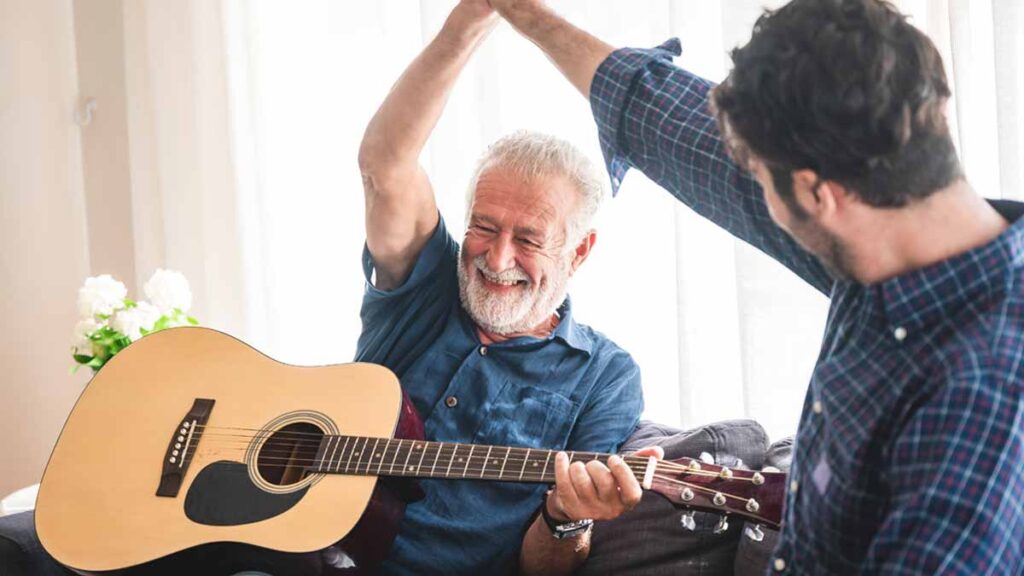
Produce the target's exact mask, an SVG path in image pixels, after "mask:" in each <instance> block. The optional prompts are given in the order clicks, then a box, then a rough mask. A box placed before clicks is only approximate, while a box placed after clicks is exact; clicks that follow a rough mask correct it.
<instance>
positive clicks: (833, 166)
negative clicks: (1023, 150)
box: [712, 0, 962, 207]
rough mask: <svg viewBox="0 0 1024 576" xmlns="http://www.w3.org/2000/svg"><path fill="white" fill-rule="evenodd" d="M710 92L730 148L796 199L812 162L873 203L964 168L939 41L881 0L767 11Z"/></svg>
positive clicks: (796, 1)
mask: <svg viewBox="0 0 1024 576" xmlns="http://www.w3.org/2000/svg"><path fill="white" fill-rule="evenodd" d="M732 60H733V64H734V68H733V70H732V72H731V73H730V74H729V77H728V78H726V80H725V82H723V83H722V84H721V85H720V86H718V87H717V88H716V89H715V91H714V93H713V96H712V102H713V107H714V108H715V112H716V115H717V117H718V122H719V125H720V128H721V130H722V133H723V135H724V137H725V140H726V143H727V145H728V146H729V148H730V151H731V153H732V154H733V156H734V158H735V159H736V160H737V161H738V162H739V163H740V164H744V163H745V162H746V159H748V158H749V156H750V154H753V155H754V156H756V157H757V158H758V159H759V160H761V161H762V162H764V163H765V164H766V166H767V167H768V169H769V170H770V171H771V174H772V179H773V181H774V183H775V185H776V188H777V189H778V192H779V194H780V196H781V197H782V198H783V200H785V201H786V202H787V204H788V205H790V206H791V207H793V206H794V205H795V201H794V198H793V191H792V177H791V173H792V172H793V171H794V170H801V169H810V170H813V171H814V172H815V173H817V175H818V177H819V178H820V179H821V180H831V181H834V182H838V183H839V184H842V185H843V186H845V187H847V188H848V189H850V190H852V191H853V192H854V193H855V194H856V195H857V196H859V197H860V198H861V199H862V200H863V201H864V202H866V203H867V204H870V205H872V206H876V207H899V206H904V205H906V204H907V203H908V202H911V201H913V200H915V199H919V198H924V197H926V196H928V195H929V194H931V193H932V192H935V191H936V190H939V189H941V188H944V187H946V186H948V185H949V184H950V183H952V182H953V181H954V180H956V179H959V178H961V177H962V171H961V168H960V162H959V160H958V159H957V155H956V149H955V148H954V146H953V141H952V138H951V137H950V134H949V128H948V126H947V124H946V116H945V113H944V108H945V104H946V102H947V101H948V100H949V97H950V90H949V85H948V84H947V82H946V75H945V71H944V70H943V66H942V57H941V56H939V53H938V51H937V50H936V49H935V46H934V45H933V44H932V42H931V41H930V40H929V39H928V38H927V37H926V36H925V35H924V34H923V33H921V32H920V31H919V30H917V29H916V28H914V27H913V26H912V25H910V24H909V23H908V22H907V20H906V18H905V17H904V16H903V15H902V14H900V13H899V12H898V11H897V10H896V9H895V8H894V7H893V6H892V5H891V4H890V3H888V2H886V1H881V0H793V1H792V2H790V3H789V4H787V5H786V6H784V7H782V8H780V9H779V10H776V11H766V12H765V13H764V14H763V15H762V16H761V17H760V18H759V19H758V21H757V24H755V26H754V33H753V36H752V37H751V40H750V42H749V43H748V44H747V45H745V46H743V47H741V48H737V49H735V50H733V51H732Z"/></svg>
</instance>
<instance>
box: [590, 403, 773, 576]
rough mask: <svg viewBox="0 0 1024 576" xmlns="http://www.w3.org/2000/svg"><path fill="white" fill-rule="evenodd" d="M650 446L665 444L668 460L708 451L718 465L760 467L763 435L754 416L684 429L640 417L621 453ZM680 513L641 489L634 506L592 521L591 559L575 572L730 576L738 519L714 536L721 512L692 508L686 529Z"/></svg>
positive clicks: (765, 439) (765, 440)
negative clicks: (691, 527) (693, 526)
mask: <svg viewBox="0 0 1024 576" xmlns="http://www.w3.org/2000/svg"><path fill="white" fill-rule="evenodd" d="M652 445H655V446H661V447H662V448H664V450H665V458H667V459H670V460H672V459H676V458H681V457H684V456H689V457H694V458H695V457H698V456H699V455H700V453H701V452H707V453H708V454H710V455H711V456H712V457H713V458H714V459H715V462H717V463H722V464H725V465H727V466H736V465H737V464H738V463H739V461H742V463H743V465H745V466H746V467H750V468H760V467H761V466H762V464H763V462H764V459H765V454H766V453H767V450H768V436H767V434H765V431H764V429H763V428H762V427H761V425H760V424H758V423H757V422H754V421H753V420H730V421H726V422H718V423H715V424H709V425H707V426H701V427H700V428H695V429H693V430H688V431H682V430H679V429H677V428H672V427H669V426H664V425H661V424H656V423H653V422H647V421H644V422H641V423H640V426H639V427H638V428H637V430H636V431H635V432H634V433H633V435H632V436H631V437H630V438H629V439H628V440H627V441H626V443H625V444H624V445H623V451H624V452H629V451H633V450H637V449H639V448H642V447H644V446H652ZM683 513H684V511H683V510H681V509H676V508H675V507H674V506H673V505H672V504H671V503H670V502H669V501H668V500H667V499H665V498H664V497H662V496H661V495H659V494H657V493H653V492H645V493H644V497H643V499H642V500H641V502H640V504H639V505H638V506H637V507H636V508H635V509H634V510H632V511H630V512H628V513H626V514H623V515H622V516H620V517H618V518H616V519H615V520H611V521H608V522H599V523H597V524H595V526H594V534H593V540H592V545H591V550H590V557H589V558H588V559H587V561H586V562H585V563H584V564H583V566H581V567H580V569H579V571H578V572H577V574H582V575H584V576H586V575H597V574H638V575H640V574H642V575H645V576H660V575H669V574H672V575H686V574H701V575H713V574H722V575H731V574H732V572H733V569H734V562H735V555H736V548H737V545H738V544H739V540H740V532H741V530H742V528H743V525H742V524H743V523H742V522H739V521H736V520H735V519H733V520H732V521H731V522H729V529H728V530H726V531H725V532H722V533H721V534H715V533H714V532H713V528H714V527H715V526H716V525H717V524H718V521H719V519H720V516H719V515H717V514H710V513H703V512H697V513H696V514H694V520H695V521H696V524H697V527H696V530H694V531H693V532H691V531H689V530H686V529H685V528H683V527H682V525H681V523H680V519H681V518H682V515H683ZM761 566H762V569H763V566H764V564H762V565H761Z"/></svg>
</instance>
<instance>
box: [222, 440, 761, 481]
mask: <svg viewBox="0 0 1024 576" xmlns="http://www.w3.org/2000/svg"><path fill="white" fill-rule="evenodd" d="M231 450H234V451H235V452H241V453H245V452H248V450H246V449H245V448H215V449H214V450H213V451H211V452H208V453H211V454H227V453H229V451H231ZM441 450H442V451H443V450H444V448H442V449H441ZM406 452H408V451H405V452H402V454H405V455H406V456H408V453H406ZM385 453H387V454H390V455H391V456H392V457H394V454H395V453H394V452H388V451H382V452H381V454H382V455H383V454H385ZM433 454H434V455H437V452H434V453H433ZM441 455H442V456H444V457H445V458H446V461H447V459H452V460H454V458H455V457H456V456H457V454H456V451H455V450H452V451H451V452H450V453H447V454H445V453H444V452H442V453H441ZM298 458H307V457H305V456H296V455H293V453H292V452H291V451H281V452H273V451H267V450H261V451H260V456H259V459H260V461H263V462H269V461H282V462H291V463H292V464H293V465H303V466H305V462H307V461H308V462H309V463H310V464H309V467H311V468H316V467H321V466H323V467H326V466H334V465H335V464H333V462H334V459H332V458H327V459H318V458H312V459H306V460H302V461H301V462H300V461H299V460H298ZM459 458H460V461H464V460H462V458H463V457H462V456H459ZM466 458H468V456H466ZM385 460H386V458H385ZM480 460H488V461H490V460H495V461H496V462H502V461H503V462H505V464H506V465H507V466H508V465H511V466H512V468H511V469H513V470H514V469H515V466H517V465H522V464H523V463H524V461H525V462H527V463H529V462H534V463H540V462H542V461H543V459H541V458H537V459H533V458H530V459H526V458H520V457H512V456H509V457H508V458H505V457H501V458H493V457H485V456H483V455H474V456H473V461H474V462H477V461H480ZM591 460H593V458H580V459H577V460H573V462H582V463H586V462H589V461H591ZM345 461H348V462H351V459H350V458H346V459H344V460H342V457H340V455H339V458H338V459H337V462H338V464H337V466H340V465H341V464H342V462H345ZM623 461H624V462H626V463H627V465H628V466H630V467H631V468H634V469H635V470H638V471H640V472H641V473H643V472H646V470H647V459H646V458H644V459H643V460H633V461H629V460H626V459H625V458H623ZM602 463H603V464H604V462H602ZM388 465H389V466H390V464H388ZM494 465H497V464H494ZM657 470H660V471H665V472H677V473H682V474H686V475H688V476H695V477H704V478H721V479H723V480H730V481H736V482H752V481H753V480H752V479H751V478H744V477H741V476H733V477H731V478H724V477H722V476H721V474H719V473H716V472H713V471H704V470H693V469H691V468H689V467H682V468H676V467H675V466H672V465H670V463H669V462H666V461H659V463H658V465H657ZM641 475H642V474H641Z"/></svg>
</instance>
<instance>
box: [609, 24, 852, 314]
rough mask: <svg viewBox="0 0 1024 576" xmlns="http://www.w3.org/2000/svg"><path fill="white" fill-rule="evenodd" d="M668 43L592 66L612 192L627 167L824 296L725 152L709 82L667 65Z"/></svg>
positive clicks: (824, 287)
mask: <svg viewBox="0 0 1024 576" xmlns="http://www.w3.org/2000/svg"><path fill="white" fill-rule="evenodd" d="M680 53H681V48H680V45H679V41H678V40H677V39H675V38H673V39H671V40H669V41H668V42H665V43H664V44H662V45H660V46H658V47H656V48H649V49H642V48H623V49H620V50H617V51H615V52H613V53H612V54H611V55H610V56H609V57H608V58H607V59H605V61H604V62H602V63H601V65H600V66H599V67H598V69H597V72H596V74H595V75H594V79H593V82H592V83H591V90H590V104H591V109H592V111H593V114H594V120H595V121H596V123H597V127H598V137H599V139H600V144H601V151H602V154H603V155H604V160H605V164H606V166H607V168H608V173H609V175H610V176H611V184H612V192H613V193H617V192H618V189H619V187H620V186H621V184H622V180H623V178H624V177H625V175H626V172H627V171H628V170H629V168H631V167H633V168H637V169H639V170H640V171H641V172H643V173H644V174H645V175H647V177H648V178H650V179H651V180H653V181H655V182H656V183H658V184H659V185H660V186H661V187H662V188H664V189H665V190H667V191H668V192H669V193H671V194H672V195H673V196H675V197H676V198H677V199H678V200H679V201H680V202H682V203H684V204H686V205H687V206H689V207H690V208H691V209H693V210H694V211H695V212H697V213H698V214H700V215H701V216H704V217H705V218H708V219H709V220H711V221H712V222H714V223H716V224H718V225H719V226H721V227H722V228H724V229H725V230H727V231H728V232H729V233H731V234H733V235H734V236H736V237H738V238H740V239H741V240H744V241H746V242H748V243H750V244H751V245H753V246H754V247H756V248H758V249H760V250H762V251H763V252H765V253H767V254H768V255H769V256H771V257H772V258H775V259H776V260H778V261H779V262H781V263H782V264H783V265H784V266H786V267H788V268H789V269H791V270H793V272H795V273H796V274H797V275H798V276H800V277H801V278H803V279H804V280H805V281H807V282H808V283H810V284H811V285H812V286H814V287H815V288H817V289H818V290H819V291H821V292H823V293H825V294H828V293H829V292H830V291H831V288H832V284H833V279H832V278H831V277H830V276H829V274H828V272H827V271H826V270H825V268H824V267H823V266H822V265H821V263H820V262H818V260H817V259H816V258H815V257H814V256H813V255H811V254H810V253H808V252H807V251H805V250H804V249H803V248H801V247H800V246H799V245H798V244H797V243H796V242H794V241H793V239H792V238H790V237H789V236H788V235H787V234H786V233H785V232H783V231H782V229H780V228H779V227H778V226H776V225H775V223H774V222H773V221H772V219H771V217H770V215H769V214H768V207H767V205H766V204H765V200H764V195H763V193H762V191H761V188H760V186H759V185H758V184H757V181H755V180H754V179H753V178H752V177H751V176H750V175H749V174H748V173H747V172H746V171H745V170H743V169H741V168H740V167H739V166H737V165H736V163H735V162H733V161H732V159H731V158H729V155H728V154H727V153H726V150H725V146H724V145H723V143H722V140H721V137H720V135H719V132H718V126H717V124H716V120H715V117H714V115H713V114H712V113H711V109H710V107H709V95H710V92H711V90H712V88H714V86H715V85H714V83H712V82H710V81H708V80H705V79H703V78H700V77H699V76H696V75H694V74H691V73H690V72H687V71H686V70H683V69H682V68H679V67H677V66H675V65H674V64H673V63H672V58H673V57H675V56H678V55H679V54H680Z"/></svg>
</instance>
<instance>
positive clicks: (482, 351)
mask: <svg viewBox="0 0 1024 576" xmlns="http://www.w3.org/2000/svg"><path fill="white" fill-rule="evenodd" d="M480 355H481V356H487V346H481V347H480Z"/></svg>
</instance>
